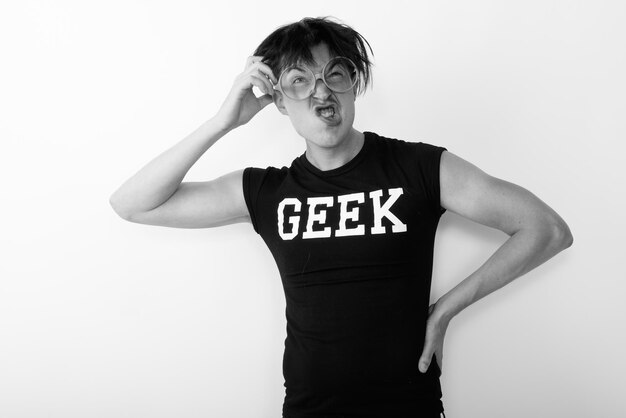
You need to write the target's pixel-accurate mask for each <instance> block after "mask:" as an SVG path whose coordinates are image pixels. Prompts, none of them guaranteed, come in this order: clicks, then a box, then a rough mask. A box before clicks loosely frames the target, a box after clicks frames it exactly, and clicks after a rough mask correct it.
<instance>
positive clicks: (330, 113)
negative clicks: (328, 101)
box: [320, 107, 335, 118]
mask: <svg viewBox="0 0 626 418" xmlns="http://www.w3.org/2000/svg"><path fill="white" fill-rule="evenodd" d="M320 115H322V116H324V117H326V118H328V117H331V116H334V115H335V109H333V108H332V107H327V108H324V109H321V110H320Z"/></svg>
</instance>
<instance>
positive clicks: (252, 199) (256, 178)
mask: <svg viewBox="0 0 626 418" xmlns="http://www.w3.org/2000/svg"><path fill="white" fill-rule="evenodd" d="M264 171H265V170H263V169H260V168H256V167H246V168H245V169H244V170H243V180H242V183H243V184H242V187H243V197H244V199H245V201H246V206H247V208H248V213H249V214H250V220H251V221H252V227H253V228H254V231H255V232H256V233H257V234H258V233H259V227H258V224H257V217H256V214H257V210H256V207H257V200H258V196H259V189H260V187H261V183H262V179H263V173H264Z"/></svg>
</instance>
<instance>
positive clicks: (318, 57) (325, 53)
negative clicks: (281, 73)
mask: <svg viewBox="0 0 626 418" xmlns="http://www.w3.org/2000/svg"><path fill="white" fill-rule="evenodd" d="M309 51H310V54H311V56H310V57H307V56H305V55H304V54H301V55H300V56H293V57H283V66H282V67H283V69H284V68H287V67H291V66H294V65H298V66H306V67H308V68H310V69H311V70H321V69H322V67H324V65H325V64H326V63H327V62H328V61H330V60H331V59H332V58H333V57H335V56H336V54H333V53H332V52H331V51H330V49H329V48H328V46H327V45H326V44H325V43H320V44H317V45H315V46H313V47H311V48H310V49H309Z"/></svg>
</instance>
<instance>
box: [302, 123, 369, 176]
mask: <svg viewBox="0 0 626 418" xmlns="http://www.w3.org/2000/svg"><path fill="white" fill-rule="evenodd" d="M364 140H365V139H364V135H363V133H362V132H359V131H357V130H356V129H354V128H353V129H352V130H351V131H350V133H349V134H348V137H347V138H346V139H345V140H343V141H341V143H339V144H337V145H336V146H334V147H320V146H317V145H315V144H311V143H308V142H307V147H306V159H307V160H309V162H310V163H311V164H313V166H315V167H316V168H318V169H320V170H322V171H328V170H333V169H335V168H339V167H341V166H343V165H345V164H347V163H348V162H350V160H352V159H353V158H354V157H355V156H356V155H357V154H358V153H359V151H360V150H361V148H362V147H363V142H364Z"/></svg>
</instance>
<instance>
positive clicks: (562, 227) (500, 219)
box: [439, 151, 569, 235]
mask: <svg viewBox="0 0 626 418" xmlns="http://www.w3.org/2000/svg"><path fill="white" fill-rule="evenodd" d="M439 181H440V197H441V206H442V207H444V208H446V209H447V210H451V211H452V212H455V213H457V214H459V215H461V216H464V217H466V218H469V219H471V220H473V221H475V222H478V223H480V224H483V225H486V226H489V227H492V228H497V229H499V230H501V231H503V232H505V233H506V234H508V235H513V234H514V233H515V232H517V231H519V230H520V229H522V228H525V227H537V228H546V227H547V228H553V227H556V228H557V229H558V230H559V231H563V232H565V233H567V234H569V229H568V227H567V225H566V224H565V222H564V221H563V219H562V218H561V217H560V216H559V215H558V214H557V213H556V212H555V211H554V210H553V209H552V208H550V207H549V206H548V205H547V204H545V203H544V202H543V201H541V200H540V199H539V198H538V197H537V196H535V195H534V194H532V193H531V192H529V191H528V190H526V189H524V188H523V187H520V186H518V185H516V184H513V183H510V182H508V181H505V180H501V179H499V178H496V177H493V176H490V175H489V174H487V173H485V172H484V171H482V170H481V169H479V168H478V167H476V166H475V165H473V164H471V163H469V162H468V161H465V160H464V159H462V158H460V157H458V156H456V155H454V154H452V153H451V152H448V151H444V152H443V153H442V155H441V162H440V180H439Z"/></svg>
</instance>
